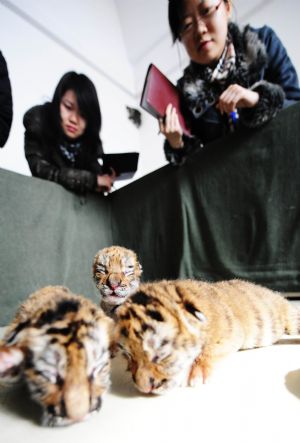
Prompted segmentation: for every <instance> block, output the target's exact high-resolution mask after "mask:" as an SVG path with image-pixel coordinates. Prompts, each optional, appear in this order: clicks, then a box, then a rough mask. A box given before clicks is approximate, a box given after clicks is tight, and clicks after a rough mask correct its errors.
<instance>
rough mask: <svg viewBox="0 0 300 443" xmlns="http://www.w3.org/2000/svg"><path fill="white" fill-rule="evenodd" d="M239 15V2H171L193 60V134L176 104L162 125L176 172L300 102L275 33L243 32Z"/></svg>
mask: <svg viewBox="0 0 300 443" xmlns="http://www.w3.org/2000/svg"><path fill="white" fill-rule="evenodd" d="M231 12H232V1H231V0H169V25H170V29H171V32H172V36H173V41H174V42H175V41H177V40H179V41H180V42H181V43H182V44H183V45H184V47H185V49H186V51H187V54H188V55H189V57H190V64H189V65H188V67H187V68H186V69H185V70H184V73H183V76H182V78H181V79H180V80H179V81H178V88H179V90H180V92H181V94H182V111H183V113H184V115H185V117H186V120H187V121H188V123H189V126H190V129H191V132H192V134H193V137H192V138H188V137H187V136H185V135H184V134H183V131H182V129H181V126H180V123H179V120H178V115H177V112H176V109H175V108H174V107H173V106H172V105H171V104H169V105H168V107H167V109H166V115H165V118H164V119H161V120H160V122H159V125H160V131H161V132H162V133H163V134H164V135H165V137H166V141H165V145H164V149H165V154H166V157H167V160H169V161H170V162H171V163H173V164H180V163H182V162H183V161H184V159H185V158H186V156H187V155H189V154H190V153H191V152H195V151H198V150H200V149H201V148H202V147H203V145H204V144H206V143H207V142H210V141H212V140H214V139H217V138H219V137H221V136H223V135H225V134H227V133H228V132H230V131H234V130H235V129H236V128H237V127H241V126H244V127H249V128H255V127H259V126H261V125H263V124H264V123H266V122H267V121H269V120H270V119H272V118H273V117H274V116H275V115H276V114H277V113H278V112H279V111H280V110H281V109H282V108H284V107H287V106H289V105H291V104H293V103H295V102H296V101H298V100H300V89H299V83H298V78H297V73H296V70H295V68H294V66H293V64H292V62H291V60H290V58H289V56H288V54H287V52H286V50H285V48H284V46H283V44H282V43H281V41H280V40H279V38H278V37H277V35H276V34H275V32H274V31H273V30H272V29H271V28H269V27H267V26H264V27H262V28H259V29H254V28H252V27H250V26H246V27H245V28H244V29H240V28H239V27H238V26H237V25H236V24H234V23H233V22H231V21H230V18H231Z"/></svg>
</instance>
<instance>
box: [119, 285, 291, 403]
mask: <svg viewBox="0 0 300 443" xmlns="http://www.w3.org/2000/svg"><path fill="white" fill-rule="evenodd" d="M298 317H299V314H298V310H297V309H296V308H295V307H294V306H293V305H291V304H290V303H289V302H288V301H287V300H285V299H284V298H283V297H282V296H280V295H279V294H278V293H275V292H273V291H271V290H269V289H266V288H263V287H261V286H258V285H255V284H252V283H249V282H246V281H240V280H230V281H223V282H218V283H206V282H199V281H192V280H181V281H180V280H177V281H166V280H165V281H160V282H155V283H145V284H141V285H140V287H139V291H138V292H136V293H135V294H134V295H133V296H131V297H130V298H129V299H128V300H127V301H126V302H125V303H124V304H123V305H122V306H120V308H118V310H117V311H116V337H117V342H118V346H119V348H121V350H122V353H123V354H124V356H125V357H126V358H127V360H128V367H129V370H130V371H131V373H132V378H133V381H134V382H135V384H136V386H137V388H138V389H139V390H140V391H142V392H144V393H154V394H161V393H164V392H166V391H168V390H169V389H171V388H174V387H179V386H194V385H195V384H196V382H197V381H199V380H200V381H203V382H204V381H205V380H206V378H207V377H208V376H209V375H210V374H211V371H212V370H213V368H214V366H215V364H216V362H217V361H218V360H219V359H220V358H222V357H225V356H227V355H228V354H230V353H232V352H234V351H238V350H239V349H250V348H255V347H261V346H268V345H271V344H272V343H274V342H276V341H278V340H279V339H280V338H281V337H282V335H283V334H284V333H287V334H294V333H297V332H298V330H299V328H298Z"/></svg>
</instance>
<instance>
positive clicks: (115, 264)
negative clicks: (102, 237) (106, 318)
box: [93, 246, 142, 316]
mask: <svg viewBox="0 0 300 443" xmlns="http://www.w3.org/2000/svg"><path fill="white" fill-rule="evenodd" d="M141 274H142V266H141V265H140V263H139V261H138V258H137V255H136V254H135V252H133V251H131V250H130V249H126V248H123V247H121V246H110V247H108V248H104V249H101V250H100V251H98V252H97V254H96V255H95V257H94V263H93V277H94V280H95V283H96V286H97V288H98V289H99V292H100V297H101V301H100V305H101V308H102V309H103V310H104V312H105V313H106V314H107V315H110V316H113V314H114V311H115V309H116V308H117V307H118V306H119V305H121V304H122V303H124V301H125V300H126V299H127V297H129V296H130V295H132V294H133V293H134V292H135V291H136V290H137V288H138V286H139V284H140V277H141Z"/></svg>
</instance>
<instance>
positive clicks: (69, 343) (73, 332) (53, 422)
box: [0, 286, 113, 426]
mask: <svg viewBox="0 0 300 443" xmlns="http://www.w3.org/2000/svg"><path fill="white" fill-rule="evenodd" d="M112 326H113V321H112V320H111V319H110V318H108V317H107V316H106V315H105V314H104V313H103V311H102V310H101V309H100V308H98V307H97V306H96V305H94V304H93V303H92V302H91V301H89V300H87V299H85V298H84V297H83V296H80V295H75V294H72V293H71V292H70V291H69V290H68V289H67V288H65V287H63V286H48V287H45V288H42V289H40V290H38V291H37V292H35V293H33V294H32V295H30V296H29V298H28V299H27V300H26V301H25V302H24V303H23V304H22V305H21V306H20V308H19V310H18V311H17V314H16V316H15V318H14V320H13V321H12V323H11V324H10V325H9V326H8V328H7V330H6V333H5V335H4V338H3V339H2V341H1V342H0V382H2V383H5V384H8V383H14V382H17V381H24V382H25V383H26V384H27V386H28V387H29V391H30V393H31V396H32V398H33V399H34V400H35V401H37V402H38V403H39V404H40V405H41V406H42V408H43V418H42V424H43V425H45V426H62V425H67V424H71V423H73V422H77V421H81V420H83V419H84V418H86V417H87V416H88V415H89V414H90V413H91V412H93V411H95V410H98V409H100V406H101V399H102V395H103V393H104V392H105V391H106V390H107V389H108V387H109V385H110V355H109V343H110V334H111V329H112Z"/></svg>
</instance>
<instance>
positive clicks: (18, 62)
mask: <svg viewBox="0 0 300 443" xmlns="http://www.w3.org/2000/svg"><path fill="white" fill-rule="evenodd" d="M12 7H17V8H18V9H17V10H16V9H12ZM0 21H1V26H0V42H1V43H0V48H1V51H2V53H3V55H4V57H5V58H6V61H7V64H8V69H9V75H10V80H11V84H12V91H13V104H14V118H13V125H12V130H11V134H10V137H9V140H8V142H7V144H6V145H5V148H4V149H2V150H0V166H1V167H3V168H5V169H10V170H13V171H16V172H20V173H22V174H30V171H29V168H28V165H27V162H26V159H25V157H24V146H23V134H24V128H23V125H22V117H23V114H24V112H25V111H26V110H27V109H29V108H30V107H31V106H33V105H36V104H39V103H43V102H45V101H46V100H48V99H51V97H52V95H53V92H54V89H55V87H56V85H57V83H58V81H59V79H60V77H61V76H62V75H63V74H64V73H65V72H67V71H70V70H75V71H77V72H83V73H85V74H86V75H87V76H88V77H90V78H91V80H92V81H93V82H94V84H95V86H96V89H97V92H98V96H99V101H100V106H101V111H102V119H103V126H102V131H101V138H102V141H103V144H104V148H105V151H106V152H123V151H134V150H139V146H140V142H139V132H138V129H137V128H136V127H135V126H134V125H133V124H132V122H130V121H129V120H128V118H127V110H126V108H125V105H130V106H132V105H135V96H134V94H135V84H134V73H133V70H132V67H131V65H130V63H129V61H128V58H127V53H126V49H125V45H124V41H123V36H122V32H121V28H120V22H119V16H118V14H117V10H116V7H115V3H114V2H113V1H111V0H63V1H61V0H51V1H49V0H39V1H37V0H12V1H9V2H6V1H4V0H1V1H0Z"/></svg>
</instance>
